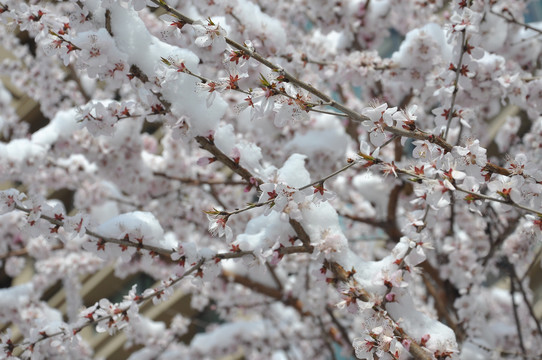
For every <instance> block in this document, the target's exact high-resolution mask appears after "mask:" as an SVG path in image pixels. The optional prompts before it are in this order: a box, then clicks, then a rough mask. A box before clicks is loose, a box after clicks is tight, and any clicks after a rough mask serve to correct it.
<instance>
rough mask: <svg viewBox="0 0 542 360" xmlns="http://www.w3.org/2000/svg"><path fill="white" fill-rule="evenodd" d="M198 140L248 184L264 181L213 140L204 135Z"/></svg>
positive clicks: (203, 147) (202, 146)
mask: <svg viewBox="0 0 542 360" xmlns="http://www.w3.org/2000/svg"><path fill="white" fill-rule="evenodd" d="M196 141H197V142H198V144H199V145H200V147H201V148H202V149H205V150H207V151H208V152H210V153H211V154H213V156H214V157H215V158H216V159H217V160H218V161H220V162H221V163H223V164H224V165H226V166H227V167H229V168H230V169H231V170H232V171H233V172H235V173H236V174H238V175H239V176H241V177H242V178H243V179H244V180H245V181H246V182H247V183H248V185H252V184H253V182H254V181H256V183H257V184H258V186H259V185H260V184H262V183H263V181H262V180H261V179H259V178H256V177H254V176H252V174H251V173H250V172H249V171H248V170H247V169H245V168H244V167H242V166H241V165H239V164H238V163H237V162H235V161H233V160H232V159H230V158H229V157H228V156H227V155H226V154H224V153H223V152H222V151H221V150H220V149H219V148H218V147H216V145H215V143H214V142H213V141H212V140H210V139H208V138H206V137H203V136H196ZM251 180H252V181H251Z"/></svg>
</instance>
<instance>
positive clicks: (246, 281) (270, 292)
mask: <svg viewBox="0 0 542 360" xmlns="http://www.w3.org/2000/svg"><path fill="white" fill-rule="evenodd" d="M222 277H223V278H224V279H226V280H229V281H233V282H235V283H238V284H241V285H243V286H245V287H247V288H249V289H251V290H254V291H256V292H258V293H260V294H262V295H265V296H268V297H270V298H272V299H275V300H277V301H280V302H282V303H283V304H285V305H288V306H291V307H293V308H294V309H295V310H297V312H298V313H299V314H300V315H301V316H312V314H311V313H310V312H309V311H305V310H303V303H302V302H301V300H299V299H297V298H295V297H291V296H287V297H285V296H284V294H283V293H282V291H281V290H280V289H277V288H274V287H270V286H267V285H264V284H262V283H260V282H257V281H254V280H252V279H250V278H248V277H246V276H242V275H239V274H236V273H234V272H231V271H228V270H222Z"/></svg>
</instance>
